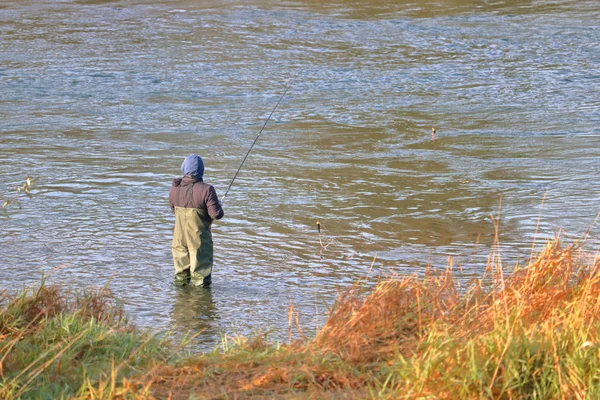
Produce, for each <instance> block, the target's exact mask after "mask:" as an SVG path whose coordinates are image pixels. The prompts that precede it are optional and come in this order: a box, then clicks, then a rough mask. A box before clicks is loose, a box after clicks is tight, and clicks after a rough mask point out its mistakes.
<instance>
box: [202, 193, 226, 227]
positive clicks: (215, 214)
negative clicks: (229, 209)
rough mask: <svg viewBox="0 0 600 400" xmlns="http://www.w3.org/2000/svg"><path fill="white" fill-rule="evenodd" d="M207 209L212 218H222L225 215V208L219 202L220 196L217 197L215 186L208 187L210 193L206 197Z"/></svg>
mask: <svg viewBox="0 0 600 400" xmlns="http://www.w3.org/2000/svg"><path fill="white" fill-rule="evenodd" d="M206 209H207V211H208V215H209V217H210V218H211V219H213V220H214V219H221V218H223V216H224V215H225V213H224V212H223V208H222V207H221V204H220V203H219V198H218V197H217V191H216V190H215V188H214V187H212V186H211V187H210V188H209V189H208V195H207V199H206Z"/></svg>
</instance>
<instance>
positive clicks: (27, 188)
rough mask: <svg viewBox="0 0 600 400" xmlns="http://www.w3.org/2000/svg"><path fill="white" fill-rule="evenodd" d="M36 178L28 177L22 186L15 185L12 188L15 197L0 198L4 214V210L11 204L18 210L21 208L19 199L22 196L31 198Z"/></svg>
mask: <svg viewBox="0 0 600 400" xmlns="http://www.w3.org/2000/svg"><path fill="white" fill-rule="evenodd" d="M37 179H38V178H31V177H30V176H26V177H25V182H24V183H23V184H22V185H17V186H14V187H13V191H14V192H16V195H14V196H12V197H11V198H0V203H2V208H1V209H2V211H3V212H4V213H6V209H7V208H8V207H9V206H10V205H11V204H12V205H16V206H18V207H19V208H23V206H22V204H21V197H22V196H23V195H25V196H27V197H29V198H31V189H32V187H33V184H34V183H35V182H36V181H37Z"/></svg>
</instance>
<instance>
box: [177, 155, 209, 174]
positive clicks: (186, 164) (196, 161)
mask: <svg viewBox="0 0 600 400" xmlns="http://www.w3.org/2000/svg"><path fill="white" fill-rule="evenodd" d="M181 171H182V172H183V174H184V175H191V176H193V177H194V178H202V175H204V162H203V161H202V158H200V156H199V155H197V154H192V155H190V156H188V157H186V159H185V160H183V164H181Z"/></svg>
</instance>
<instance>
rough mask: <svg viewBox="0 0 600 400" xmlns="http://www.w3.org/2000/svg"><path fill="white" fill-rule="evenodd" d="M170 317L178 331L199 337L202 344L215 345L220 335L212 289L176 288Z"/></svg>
mask: <svg viewBox="0 0 600 400" xmlns="http://www.w3.org/2000/svg"><path fill="white" fill-rule="evenodd" d="M174 292H175V294H174V303H173V307H172V308H171V312H170V317H171V321H172V323H173V325H174V326H175V329H176V331H178V332H186V333H189V334H190V335H198V341H199V342H201V343H214V338H215V337H218V335H219V328H218V324H219V315H218V313H217V307H216V304H215V301H214V299H213V294H212V288H210V287H208V288H197V287H193V286H189V285H188V286H181V287H176V289H175V291H174Z"/></svg>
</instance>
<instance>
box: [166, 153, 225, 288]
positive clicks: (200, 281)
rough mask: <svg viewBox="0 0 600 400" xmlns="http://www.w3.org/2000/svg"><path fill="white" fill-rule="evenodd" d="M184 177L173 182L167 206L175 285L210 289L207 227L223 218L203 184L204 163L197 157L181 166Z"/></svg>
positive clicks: (212, 191) (213, 193)
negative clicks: (171, 214) (170, 214)
mask: <svg viewBox="0 0 600 400" xmlns="http://www.w3.org/2000/svg"><path fill="white" fill-rule="evenodd" d="M181 171H183V178H176V179H173V184H172V186H171V190H170V192H169V204H170V205H171V209H172V210H173V212H174V213H175V229H174V230H173V244H172V246H171V248H172V250H173V261H174V263H175V284H176V285H179V286H183V285H186V284H189V283H191V284H192V285H194V286H204V287H206V286H209V285H210V283H211V273H212V264H213V242H212V233H211V231H210V226H211V225H212V222H213V221H214V220H215V219H221V218H223V215H224V213H223V209H222V208H221V204H220V203H219V199H218V197H217V192H216V191H215V188H214V187H212V186H211V185H209V184H207V183H204V182H203V180H202V176H203V175H204V163H203V162H202V158H200V156H198V155H197V154H192V155H190V156H189V157H187V158H186V159H185V160H184V161H183V164H182V165H181Z"/></svg>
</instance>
